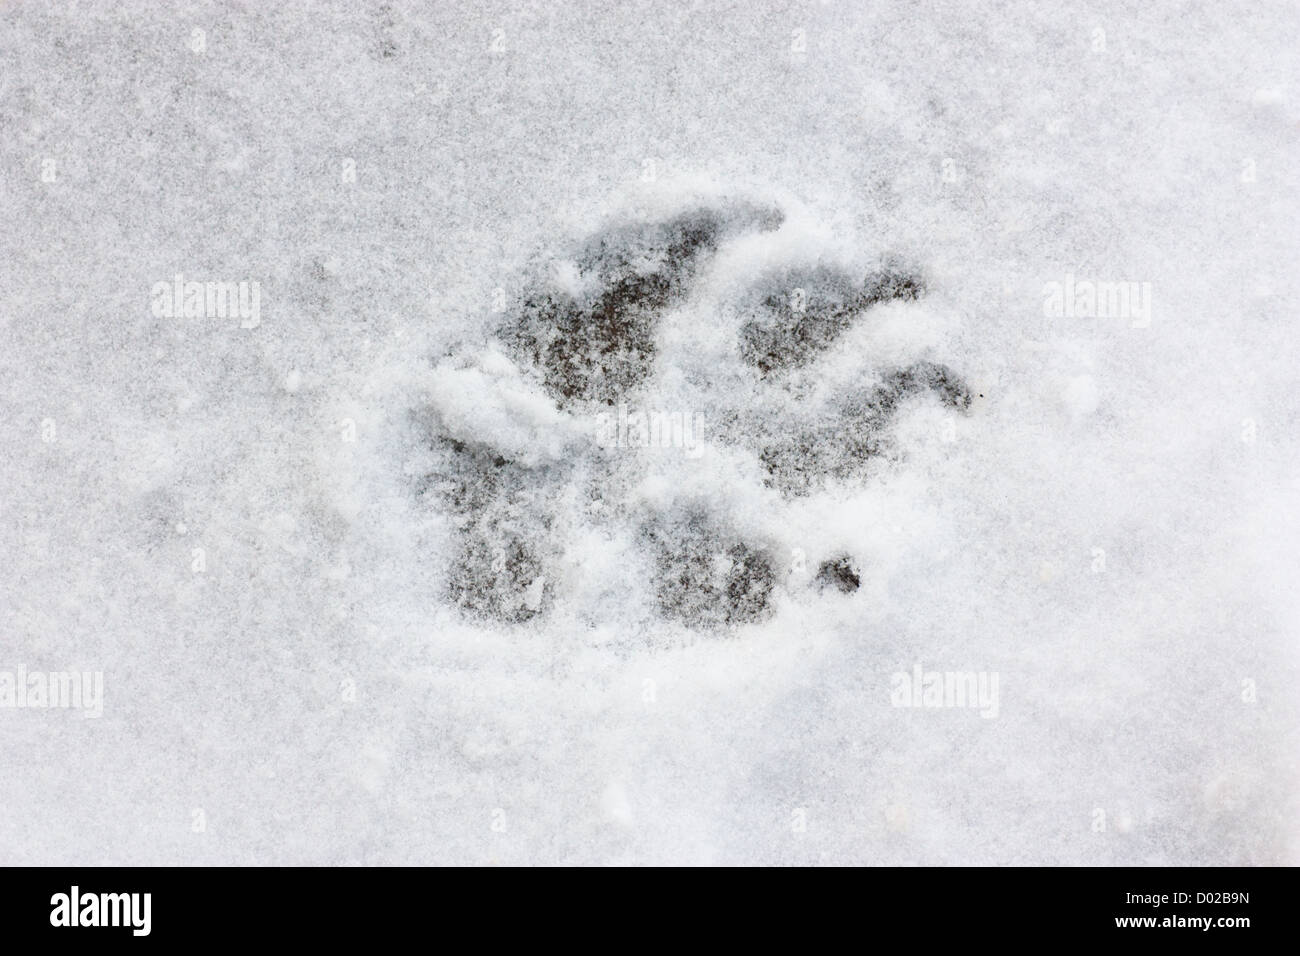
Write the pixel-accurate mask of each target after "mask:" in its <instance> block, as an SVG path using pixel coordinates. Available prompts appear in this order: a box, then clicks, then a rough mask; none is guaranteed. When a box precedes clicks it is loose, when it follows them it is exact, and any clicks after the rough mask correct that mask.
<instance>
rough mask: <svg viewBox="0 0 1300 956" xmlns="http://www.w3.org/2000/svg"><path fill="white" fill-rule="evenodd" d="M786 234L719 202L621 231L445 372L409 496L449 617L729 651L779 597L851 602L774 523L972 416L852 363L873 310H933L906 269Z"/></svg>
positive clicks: (528, 295) (818, 557)
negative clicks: (630, 622)
mask: <svg viewBox="0 0 1300 956" xmlns="http://www.w3.org/2000/svg"><path fill="white" fill-rule="evenodd" d="M800 228H803V227H801V226H798V225H795V224H791V223H790V222H789V221H788V220H787V215H786V213H785V212H784V211H783V210H782V209H781V208H780V207H778V206H777V205H775V204H770V205H769V204H765V203H762V202H754V201H749V200H735V199H731V200H717V199H713V200H710V201H708V202H699V203H687V204H684V205H683V206H681V207H680V208H678V209H676V210H675V211H672V212H669V213H666V214H663V215H659V216H644V217H639V218H632V219H626V220H623V221H619V222H615V223H614V224H612V225H609V226H607V227H606V228H604V229H602V230H600V231H598V232H596V233H595V234H594V235H592V236H590V237H589V238H587V239H586V240H584V241H581V242H578V243H576V244H574V245H572V246H570V247H567V248H564V249H558V250H551V251H553V252H555V253H556V255H555V258H554V259H553V260H552V261H550V262H549V263H548V264H547V265H546V266H545V267H542V268H538V269H537V270H535V274H533V275H531V276H529V277H528V279H527V281H526V282H524V283H521V289H522V291H521V292H520V294H519V295H518V296H517V300H516V305H515V306H514V307H513V308H512V309H510V310H508V311H507V313H506V315H505V319H504V321H501V322H500V323H499V324H498V325H497V326H496V327H495V328H493V329H491V330H490V334H489V335H488V336H486V337H485V339H486V341H485V342H484V343H482V344H481V345H480V344H476V345H475V346H474V347H471V348H466V349H459V350H456V351H455V352H454V353H453V354H449V355H448V356H446V357H445V358H444V360H443V361H442V362H440V363H439V364H438V366H437V369H436V371H435V376H434V389H433V399H432V402H431V404H430V406H429V407H427V408H425V409H423V410H422V412H423V413H424V415H425V418H424V421H425V423H426V434H427V436H428V444H429V448H430V451H431V453H432V455H433V465H432V467H431V468H430V469H429V471H428V474H427V475H426V477H425V479H424V481H423V483H422V485H421V492H422V494H424V495H425V496H427V497H428V498H429V499H430V500H431V501H432V502H433V505H434V506H435V507H438V508H440V509H441V510H442V511H443V512H444V513H445V514H447V515H448V517H449V520H450V521H451V522H452V524H453V528H454V540H455V542H456V544H455V553H454V555H452V556H451V558H450V561H449V563H448V568H447V574H446V588H447V594H448V597H449V598H450V599H451V600H452V601H453V602H454V603H455V604H457V605H458V606H459V607H460V608H461V609H463V611H465V612H466V613H467V614H470V615H473V616H477V617H482V618H485V619H491V620H497V621H503V622H509V623H523V622H527V621H529V620H532V619H534V618H537V617H539V616H542V615H545V614H547V613H548V612H550V611H552V610H553V609H555V608H557V607H558V606H565V607H567V608H568V609H569V610H571V611H574V612H575V613H578V614H579V615H580V616H581V615H583V614H586V615H587V616H594V615H598V614H599V608H600V607H601V606H602V604H601V601H600V597H601V595H604V596H605V599H606V601H607V604H606V605H604V606H609V603H611V602H612V604H614V605H618V604H619V602H623V603H626V602H627V601H629V600H631V599H632V598H633V596H634V594H633V592H635V594H636V595H640V599H642V600H643V601H644V604H645V605H646V607H647V608H648V610H649V613H651V614H652V615H654V616H657V617H660V618H664V619H669V620H673V621H677V622H680V623H682V624H684V625H686V626H688V627H690V628H698V629H725V628H731V627H735V626H738V625H743V624H749V623H754V622H757V621H761V620H763V619H764V618H765V617H767V616H768V615H769V614H770V613H772V610H773V605H774V601H775V600H776V598H777V595H779V594H781V593H789V592H791V591H792V590H802V591H803V592H808V593H811V594H815V595H816V594H820V595H834V594H841V595H844V594H852V593H853V592H855V591H857V590H858V588H859V587H860V585H861V581H862V577H863V574H864V569H863V568H862V567H861V566H860V563H859V561H858V560H857V559H855V557H854V555H853V554H852V553H848V552H846V551H845V550H843V549H842V548H838V549H837V548H835V547H833V546H831V545H830V544H829V543H828V544H827V546H826V547H825V548H824V549H822V548H821V544H820V543H819V542H817V541H807V540H804V539H802V538H801V539H800V541H801V542H802V544H803V545H811V552H810V553H812V554H813V562H812V563H811V565H809V569H808V570H807V572H806V574H801V573H796V572H797V571H800V570H802V569H801V568H795V567H794V566H793V565H792V563H791V561H790V560H789V554H790V552H791V550H792V549H791V547H790V542H789V540H783V533H782V531H781V518H782V512H783V510H790V509H794V508H796V506H797V505H798V504H799V503H800V502H806V501H808V500H812V499H816V498H817V497H818V496H820V495H826V494H830V493H839V494H842V493H844V490H845V489H846V488H847V489H850V490H851V489H852V488H854V487H855V486H861V485H863V484H864V483H867V482H869V481H870V480H871V469H872V467H873V464H875V463H878V462H880V461H882V460H885V461H897V460H899V459H900V458H901V457H904V451H903V450H902V449H900V448H899V447H898V442H897V441H896V438H895V436H894V434H893V432H894V426H895V423H896V422H897V421H898V420H899V419H900V417H901V416H903V415H905V414H907V412H908V409H909V408H912V407H914V406H916V405H918V404H921V403H925V402H930V403H933V404H936V405H937V406H938V407H940V408H942V409H945V410H947V411H948V412H951V413H953V414H964V413H967V412H968V411H969V409H970V407H971V404H972V398H973V396H972V393H971V389H970V387H969V386H968V385H967V384H966V381H965V379H964V378H963V377H962V375H961V374H959V373H958V372H957V371H956V370H954V368H952V367H951V366H950V365H948V364H946V363H944V362H942V361H939V360H937V359H936V358H935V357H933V356H931V355H927V354H924V353H925V349H920V350H919V351H920V354H915V355H910V356H908V357H906V358H905V359H903V358H900V357H899V355H898V354H897V353H898V352H899V350H897V349H894V350H893V352H891V353H889V354H887V355H885V356H883V357H876V356H873V355H872V354H870V351H869V350H867V349H864V346H863V340H862V337H861V334H860V333H861V332H862V330H864V329H865V330H867V331H868V332H869V331H870V329H871V327H872V324H873V322H876V321H877V319H878V317H879V316H880V315H881V314H883V312H882V310H885V309H889V308H893V309H900V308H904V309H905V308H907V307H909V306H915V305H917V304H920V303H923V302H924V301H925V299H926V297H927V295H928V294H929V293H928V290H927V285H926V281H925V278H924V276H923V274H922V273H921V271H920V270H919V269H917V268H915V267H911V266H909V265H907V264H906V262H905V261H904V260H903V259H900V258H898V257H896V256H891V255H887V254H885V255H880V256H879V257H877V259H876V260H875V261H874V263H873V264H871V265H870V266H869V267H866V268H862V269H858V270H856V271H855V269H854V267H853V266H852V265H851V264H845V261H844V259H843V257H842V256H841V257H837V256H834V255H831V254H828V253H826V252H825V251H822V252H818V253H817V254H809V253H808V252H807V250H806V249H804V248H803V246H802V243H801V233H800V232H799V229H800ZM790 513H791V514H793V511H790ZM755 515H761V516H763V517H762V518H758V519H756V518H755ZM786 537H788V536H786ZM793 550H795V551H797V552H798V553H799V554H800V555H801V556H802V555H803V554H804V551H805V549H804V548H803V547H800V548H796V549H793ZM818 550H824V553H821V554H817V553H816V552H817V551H818ZM802 563H803V561H802V557H801V560H800V561H799V562H797V564H800V565H802ZM812 569H815V570H812ZM623 579H626V580H627V581H628V582H630V583H629V584H628V585H627V587H628V588H630V589H631V590H628V591H620V587H621V585H620V580H623Z"/></svg>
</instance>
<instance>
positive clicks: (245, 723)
mask: <svg viewBox="0 0 1300 956" xmlns="http://www.w3.org/2000/svg"><path fill="white" fill-rule="evenodd" d="M1298 27H1300V16H1298V15H1297V11H1296V9H1295V7H1294V5H1293V4H1290V3H1284V2H1264V3H1258V4H1252V5H1250V6H1248V7H1242V6H1229V5H1223V4H1215V3H1209V2H1193V0H1187V2H1176V0H1165V2H1161V3H1141V2H1137V0H1122V2H1119V0H1117V2H1091V3H1070V2H1057V0H1053V2H1050V3H1047V2H1044V3H1026V4H1016V5H1010V6H1008V5H1005V4H991V3H978V2H977V3H970V2H957V0H952V2H945V0H926V2H924V3H919V4H918V3H912V2H903V0H886V2H882V3H871V4H856V3H834V2H824V3H819V2H808V3H763V4H723V3H719V4H712V3H709V4H706V3H650V2H634V3H628V4H619V5H616V6H615V5H608V6H607V5H592V4H585V3H568V4H524V3H520V2H517V0H512V2H508V3H472V4H471V3H437V4H415V3H401V2H392V3H382V4H373V3H365V4H357V3H342V2H337V3H336V2H323V3H311V4H307V3H303V2H300V0H290V2H287V3H277V4H251V3H224V4H210V3H187V4H179V5H167V6H166V8H165V9H164V8H163V7H160V6H158V5H155V4H146V3H143V2H138V0H137V2H129V3H112V4H110V3H63V4H55V3H51V4H36V3H28V4H7V5H5V7H4V8H3V9H2V10H0V64H3V66H2V71H0V129H3V132H4V136H3V137H2V138H0V213H2V215H3V221H4V222H5V223H6V228H5V229H4V231H3V233H0V253H2V255H3V260H2V261H3V266H2V268H0V292H3V302H4V308H3V310H2V311H0V329H2V330H3V341H4V348H3V350H2V351H0V408H2V409H3V413H4V414H3V422H4V427H5V432H6V436H7V440H6V442H5V448H6V454H5V455H4V456H3V458H0V482H2V484H0V487H2V488H3V494H2V496H0V615H3V618H2V621H3V630H2V631H0V765H3V766H4V767H5V773H4V774H3V775H0V863H8V864H178V863H187V864H272V863H286V864H287V863H297V864H303V863H310V864H389V863H416V864H422V863H446V864H490V863H500V864H560V863H563V864H832V863H837V864H843V863H849V864H881V865H901V864H1100V865H1107V864H1118V865H1151V864H1270V863H1272V864H1277V863H1292V864H1294V863H1297V862H1300V833H1298V832H1297V824H1296V820H1297V811H1300V805H1298V803H1300V801H1297V772H1298V771H1297V754H1300V733H1298V731H1300V711H1298V705H1300V693H1298V688H1300V661H1298V659H1297V658H1298V655H1297V640H1296V635H1297V628H1298V627H1300V613H1298V612H1300V599H1297V597H1296V589H1295V586H1294V577H1295V572H1296V567H1297V557H1300V555H1298V554H1297V551H1298V546H1297V545H1298V542H1300V513H1298V512H1297V508H1296V504H1297V492H1298V491H1300V479H1298V478H1297V474H1298V473H1300V472H1298V470H1297V466H1298V465H1300V447H1298V443H1297V437H1296V430H1295V424H1296V421H1297V414H1298V413H1300V398H1298V397H1297V390H1296V388H1295V384H1294V383H1295V372H1294V367H1293V366H1294V356H1295V355H1296V354H1297V353H1296V349H1297V346H1298V345H1300V342H1298V341H1297V333H1296V325H1295V318H1296V311H1297V301H1298V300H1297V295H1298V294H1300V289H1298V288H1297V277H1298V273H1297V270H1296V268H1295V265H1296V262H1297V253H1300V244H1298V243H1297V238H1298V229H1297V225H1296V223H1297V214H1298V213H1300V204H1298V203H1297V195H1298V193H1297V186H1298V179H1300V164H1297V163H1296V155H1295V150H1294V144H1295V141H1296V134H1297V131H1298V130H1300V78H1298V77H1297V70H1296V59H1295V52H1294V51H1295V50H1296V49H1297V44H1298V42H1300V35H1298V34H1300V29H1298ZM189 283H205V284H207V283H211V284H213V285H201V286H190V285H188V284H189ZM216 284H221V285H216ZM68 672H77V673H78V674H90V673H95V672H102V675H103V699H102V701H101V703H102V714H99V715H96V714H94V713H93V712H90V709H89V708H88V707H85V706H83V707H72V706H70V707H56V706H51V705H50V702H47V703H46V704H45V705H44V706H42V705H40V704H38V703H34V702H33V701H32V700H30V699H28V700H25V701H23V700H21V699H20V695H19V694H18V690H19V688H18V687H17V683H16V682H17V680H18V678H17V676H15V675H19V674H20V673H22V674H24V675H27V674H38V675H39V674H59V673H68ZM932 674H933V675H938V677H937V678H936V679H937V680H939V681H940V682H942V679H943V678H942V675H944V674H948V675H950V676H951V675H952V674H957V675H969V676H970V677H971V683H970V685H969V686H970V688H971V693H972V695H975V690H974V689H975V688H976V687H977V686H978V687H979V688H980V693H979V695H978V696H979V699H978V700H976V699H974V696H972V698H971V699H969V700H965V701H964V702H963V701H962V700H959V699H956V698H953V697H951V696H950V697H947V698H944V697H942V694H940V696H938V697H935V698H931V697H930V696H929V695H928V694H927V693H926V692H925V688H929V687H931V686H932V681H931V677H930V675H932ZM6 675H9V678H10V684H9V688H8V697H6V684H5V680H6ZM918 678H919V679H918ZM957 683H958V684H960V683H961V678H960V676H959V679H958V681H957ZM51 686H53V684H51ZM951 686H952V682H951V681H950V682H949V688H948V689H949V690H951ZM963 686H965V685H963ZM22 690H23V693H24V694H25V693H26V688H25V687H24V688H23V689H22ZM990 692H991V693H992V694H993V697H994V698H995V699H989V697H988V694H989V693H990ZM940 704H943V705H944V706H938V705H940Z"/></svg>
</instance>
